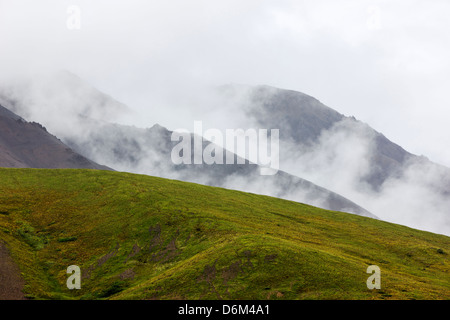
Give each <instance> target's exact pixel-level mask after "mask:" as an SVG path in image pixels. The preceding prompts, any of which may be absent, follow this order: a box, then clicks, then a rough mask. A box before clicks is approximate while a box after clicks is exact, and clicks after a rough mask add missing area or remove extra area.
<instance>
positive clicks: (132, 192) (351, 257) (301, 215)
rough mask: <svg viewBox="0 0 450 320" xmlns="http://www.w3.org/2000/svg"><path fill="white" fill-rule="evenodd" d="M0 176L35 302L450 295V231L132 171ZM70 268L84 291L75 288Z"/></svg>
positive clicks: (14, 245)
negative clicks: (372, 280)
mask: <svg viewBox="0 0 450 320" xmlns="http://www.w3.org/2000/svg"><path fill="white" fill-rule="evenodd" d="M0 181H1V183H0V240H1V241H2V242H4V243H5V244H6V245H7V246H8V248H9V251H10V252H11V255H12V257H13V259H14V261H15V262H16V263H17V265H18V266H19V267H20V270H21V272H22V276H23V278H24V280H25V282H26V285H25V289H24V291H25V294H26V295H27V297H28V298H35V299H180V298H181V299H449V298H450V278H449V274H450V270H449V269H450V267H449V266H450V259H449V251H450V250H449V249H448V248H450V246H449V244H450V239H449V238H448V237H446V236H443V235H437V234H433V233H429V232H424V231H419V230H415V229H411V228H407V227H404V226H400V225H396V224H392V223H387V222H384V221H380V220H376V219H371V218H366V217H361V216H357V215H352V214H348V213H342V212H333V211H327V210H323V209H319V208H316V207H312V206H308V205H305V204H301V203H295V202H292V201H286V200H282V199H277V198H272V197H267V196H260V195H255V194H249V193H244V192H239V191H233V190H226V189H222V188H215V187H208V186H202V185H198V184H192V183H186V182H181V181H175V180H168V179H162V178H157V177H151V176H144V175H135V174H129V173H119V172H109V171H97V170H69V169H64V170H63V169H61V170H55V169H52V170H46V169H0ZM72 265H75V266H78V267H79V268H80V270H81V276H80V281H81V289H72V290H71V289H69V288H68V287H67V285H66V282H67V279H68V278H69V276H70V274H68V273H67V268H68V267H69V266H72ZM369 265H377V266H378V267H379V268H380V270H381V289H372V290H370V289H368V287H367V285H366V280H367V278H368V277H369V276H370V274H368V273H366V269H367V267H368V266H369Z"/></svg>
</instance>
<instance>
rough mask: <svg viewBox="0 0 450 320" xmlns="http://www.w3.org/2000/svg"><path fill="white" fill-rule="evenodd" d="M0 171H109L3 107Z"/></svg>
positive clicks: (1, 110)
mask: <svg viewBox="0 0 450 320" xmlns="http://www.w3.org/2000/svg"><path fill="white" fill-rule="evenodd" d="M0 167H15V168H84V169H103V170H110V169H109V168H108V167H106V166H102V165H99V164H97V163H95V162H93V161H91V160H89V159H87V158H85V157H83V156H82V155H80V154H78V153H76V152H74V151H73V150H72V149H70V148H69V147H68V146H66V145H65V144H64V143H62V142H61V141H60V140H59V139H57V138H56V137H55V136H53V135H51V134H50V133H48V132H47V130H46V129H45V128H44V127H43V126H42V125H40V124H38V123H35V122H27V121H25V120H24V119H22V118H21V117H19V116H18V115H16V114H14V113H13V112H11V111H10V110H8V109H6V108H4V107H3V106H1V105H0Z"/></svg>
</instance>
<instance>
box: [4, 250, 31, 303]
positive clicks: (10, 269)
mask: <svg viewBox="0 0 450 320" xmlns="http://www.w3.org/2000/svg"><path fill="white" fill-rule="evenodd" d="M23 286H24V281H23V279H22V277H21V275H20V270H19V268H18V267H17V265H16V264H15V263H14V261H13V260H12V258H11V256H10V255H9V252H8V249H7V248H6V246H4V245H3V244H2V243H1V242H0V300H24V299H25V296H24V295H23V293H22V289H23Z"/></svg>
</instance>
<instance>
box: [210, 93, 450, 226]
mask: <svg viewBox="0 0 450 320" xmlns="http://www.w3.org/2000/svg"><path fill="white" fill-rule="evenodd" d="M216 93H217V96H218V98H217V100H216V101H217V103H216V105H224V106H227V107H228V106H234V107H233V108H234V109H233V111H234V112H236V111H237V110H238V111H239V112H240V114H242V115H245V118H246V121H247V123H246V125H247V127H262V128H279V129H280V168H281V169H282V170H284V171H286V172H288V173H289V174H292V175H296V176H301V177H303V178H305V179H308V180H310V181H313V182H314V183H316V184H319V185H321V186H323V187H325V188H327V189H329V190H332V191H335V192H338V193H339V194H341V195H342V196H344V197H346V198H349V199H352V200H353V201H355V202H357V203H358V204H360V205H362V206H363V207H364V208H366V209H367V210H369V211H370V212H372V213H374V214H375V215H377V216H378V217H380V218H381V219H384V220H387V221H392V222H397V223H404V224H406V225H409V226H412V227H416V228H422V229H423V230H429V231H433V232H438V233H443V234H450V211H449V208H450V198H449V195H450V169H449V168H447V167H445V166H442V165H439V164H436V163H433V162H432V161H430V160H428V159H427V158H426V157H424V156H417V155H414V154H412V153H410V152H408V151H406V150H405V149H403V148H402V147H401V146H399V145H398V144H396V143H394V142H392V141H391V140H389V139H388V138H387V137H385V136H384V135H383V134H382V133H380V132H378V131H376V130H375V129H373V128H371V127H370V126H369V125H368V124H366V123H364V122H362V121H359V120H357V119H356V118H355V117H353V116H344V115H343V114H341V113H339V112H337V111H336V110H334V109H332V108H330V107H328V106H326V105H324V104H323V103H321V102H320V101H319V100H317V99H316V98H314V97H311V96H309V95H307V94H304V93H301V92H297V91H293V90H285V89H280V88H275V87H270V86H264V85H261V86H243V85H226V86H222V87H219V88H218V89H217V90H216ZM220 101H222V102H220ZM386 116H388V115H386ZM399 121H401V119H399Z"/></svg>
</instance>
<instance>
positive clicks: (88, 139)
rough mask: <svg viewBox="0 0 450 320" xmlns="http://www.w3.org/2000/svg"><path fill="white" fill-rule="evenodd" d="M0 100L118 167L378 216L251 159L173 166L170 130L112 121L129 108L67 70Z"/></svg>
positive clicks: (8, 89)
mask: <svg viewBox="0 0 450 320" xmlns="http://www.w3.org/2000/svg"><path fill="white" fill-rule="evenodd" d="M42 92H45V93H46V94H45V95H43V94H42ZM0 101H3V103H4V104H6V105H7V106H8V107H9V108H11V110H13V111H15V112H17V113H18V114H20V115H29V116H30V117H33V119H38V120H39V121H40V122H42V123H44V124H45V125H46V126H47V127H50V128H51V130H52V132H55V133H56V135H57V136H58V137H59V138H60V139H61V140H62V141H64V143H65V144H67V145H68V146H69V147H70V148H72V149H73V150H74V151H76V152H77V153H79V154H81V155H83V156H84V157H86V158H89V159H92V160H93V161H96V162H97V163H103V164H105V165H107V166H108V167H111V168H114V169H115V170H118V171H127V172H134V173H143V174H149V175H154V176H160V177H165V178H171V179H179V180H183V181H189V182H196V183H201V184H206V185H211V186H217V187H225V188H231V189H236V190H242V191H247V192H254V193H258V194H266V195H270V196H275V197H281V198H285V199H289V200H294V201H299V202H304V203H307V204H311V205H315V206H319V207H322V208H325V209H330V210H339V211H345V212H350V213H355V214H360V215H365V216H369V217H373V218H376V216H375V215H373V214H372V213H370V212H369V211H367V210H366V209H364V208H362V207H361V206H359V205H358V204H356V203H354V202H353V201H351V200H349V199H348V198H345V197H342V196H341V195H339V194H338V193H336V192H331V191H329V190H327V189H325V188H323V187H320V186H318V185H316V184H314V183H312V182H311V181H308V180H306V179H302V178H300V177H297V176H294V175H292V174H288V173H286V172H283V171H279V172H278V173H277V174H276V175H274V176H261V175H260V172H259V171H260V167H259V166H257V165H255V164H251V163H248V162H247V164H244V165H240V164H236V162H235V164H226V165H216V164H215V165H206V164H201V165H194V164H192V165H175V164H173V162H172V160H171V151H172V149H173V147H174V146H175V145H176V142H172V141H171V135H172V132H171V131H169V130H167V129H166V128H164V127H162V126H159V125H156V124H155V125H154V126H153V127H152V128H149V129H142V128H136V127H134V126H125V125H119V124H114V123H112V121H111V118H113V116H114V115H117V114H123V113H127V112H128V111H129V109H128V108H127V107H126V106H124V105H123V104H121V103H119V102H117V101H116V100H114V99H113V98H111V97H110V96H108V95H106V94H103V93H101V92H100V91H98V90H96V89H95V88H93V87H92V86H90V85H88V84H85V83H84V82H83V81H82V80H81V79H80V78H78V77H77V76H75V75H72V74H71V73H68V72H62V73H58V74H56V75H53V76H47V77H44V78H43V80H39V81H35V82H33V81H30V82H25V83H20V84H14V85H9V86H5V87H3V88H0ZM43 111H45V112H43ZM55 119H56V120H55ZM205 143H206V142H205ZM233 158H236V156H235V155H233Z"/></svg>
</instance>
